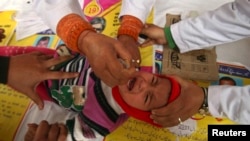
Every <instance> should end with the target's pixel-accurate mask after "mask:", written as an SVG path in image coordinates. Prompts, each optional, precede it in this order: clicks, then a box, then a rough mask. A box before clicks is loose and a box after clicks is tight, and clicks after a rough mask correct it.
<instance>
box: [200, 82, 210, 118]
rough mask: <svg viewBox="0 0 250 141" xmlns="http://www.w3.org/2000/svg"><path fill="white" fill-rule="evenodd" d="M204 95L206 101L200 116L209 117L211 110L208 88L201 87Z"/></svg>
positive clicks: (201, 108)
mask: <svg viewBox="0 0 250 141" xmlns="http://www.w3.org/2000/svg"><path fill="white" fill-rule="evenodd" d="M201 88H202V91H203V94H204V99H203V102H202V105H201V107H200V109H199V114H201V115H203V116H206V115H209V109H208V88H207V87H201Z"/></svg>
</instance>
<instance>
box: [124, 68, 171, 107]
mask: <svg viewBox="0 0 250 141" xmlns="http://www.w3.org/2000/svg"><path fill="white" fill-rule="evenodd" d="M119 91H120V94H121V96H122V98H123V100H124V101H125V102H126V103H127V104H128V105H130V106H132V107H134V108H137V109H140V110H144V111H150V110H152V109H155V108H159V107H162V106H164V105H166V104H167V100H168V97H169V94H170V91H171V83H170V81H169V80H168V79H167V78H161V77H158V76H156V75H153V74H152V73H148V72H142V71H141V72H138V73H137V74H136V76H135V78H133V79H131V80H130V81H129V82H128V83H127V84H124V85H119Z"/></svg>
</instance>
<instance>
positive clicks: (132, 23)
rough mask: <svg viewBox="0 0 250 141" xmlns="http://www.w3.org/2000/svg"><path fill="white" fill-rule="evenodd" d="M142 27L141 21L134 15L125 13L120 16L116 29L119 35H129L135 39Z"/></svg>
mask: <svg viewBox="0 0 250 141" xmlns="http://www.w3.org/2000/svg"><path fill="white" fill-rule="evenodd" d="M142 27H143V23H142V22H141V21H140V20H139V19H137V18H136V17H134V16H129V15H125V16H123V17H122V21H121V25H120V28H119V30H118V36H119V35H129V36H131V37H133V38H134V39H135V40H136V41H137V39H138V36H139V33H140V31H141V29H142Z"/></svg>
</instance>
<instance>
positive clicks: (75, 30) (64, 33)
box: [56, 14, 95, 52]
mask: <svg viewBox="0 0 250 141" xmlns="http://www.w3.org/2000/svg"><path fill="white" fill-rule="evenodd" d="M84 30H92V31H94V32H95V30H94V29H93V27H92V25H91V24H90V23H88V22H87V21H85V20H84V19H83V18H82V17H81V16H80V15H77V14H69V15H67V16H65V17H63V18H62V19H61V20H60V21H59V23H58V25H57V29H56V31H57V35H58V36H59V37H60V38H61V39H62V40H63V41H64V43H65V44H66V45H67V46H68V47H69V48H70V49H71V50H73V51H77V52H80V50H79V48H78V38H79V36H80V35H81V33H82V32H83V31H84Z"/></svg>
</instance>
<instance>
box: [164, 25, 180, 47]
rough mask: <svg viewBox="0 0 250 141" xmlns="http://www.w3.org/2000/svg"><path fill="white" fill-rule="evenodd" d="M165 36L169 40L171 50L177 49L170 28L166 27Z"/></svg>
mask: <svg viewBox="0 0 250 141" xmlns="http://www.w3.org/2000/svg"><path fill="white" fill-rule="evenodd" d="M164 34H165V38H166V40H167V43H168V46H169V48H171V49H174V48H176V47H177V46H176V44H175V41H174V39H173V37H172V33H171V30H170V27H165V28H164Z"/></svg>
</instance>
